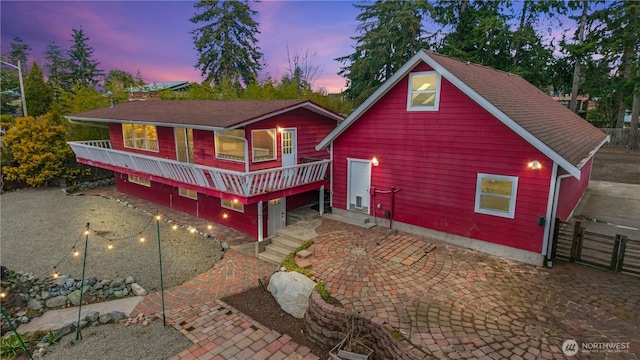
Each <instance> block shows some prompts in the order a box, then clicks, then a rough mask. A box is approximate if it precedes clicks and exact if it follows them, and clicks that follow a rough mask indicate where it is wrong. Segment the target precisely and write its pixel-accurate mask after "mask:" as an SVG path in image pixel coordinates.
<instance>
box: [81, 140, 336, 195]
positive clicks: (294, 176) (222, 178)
mask: <svg viewBox="0 0 640 360" xmlns="http://www.w3.org/2000/svg"><path fill="white" fill-rule="evenodd" d="M69 146H71V149H73V152H74V153H75V154H76V157H77V158H79V159H85V160H90V161H94V162H99V163H103V164H107V165H111V166H116V167H120V168H123V169H130V170H134V171H138V172H141V173H146V174H150V175H154V176H158V177H163V178H166V179H171V180H174V181H178V182H182V183H185V184H191V185H196V186H200V187H204V188H210V189H215V190H218V191H222V192H225V193H229V194H234V195H239V196H244V197H250V196H255V195H260V194H264V193H268V192H273V191H278V190H283V189H286V188H291V187H295V186H299V185H304V184H309V183H313V182H316V181H320V180H322V179H324V178H325V175H326V173H327V168H328V166H329V163H330V162H331V160H321V161H315V162H310V163H305V164H299V165H294V166H287V167H280V168H275V169H267V170H260V171H251V172H248V173H245V172H239V171H233V170H225V169H219V168H214V167H208V166H203V165H197V164H190V163H184V162H180V161H175V160H169V159H162V158H158V157H153V156H147V155H142V154H136V153H130V152H126V151H120V150H114V149H112V148H111V142H110V141H109V140H100V141H76V142H69Z"/></svg>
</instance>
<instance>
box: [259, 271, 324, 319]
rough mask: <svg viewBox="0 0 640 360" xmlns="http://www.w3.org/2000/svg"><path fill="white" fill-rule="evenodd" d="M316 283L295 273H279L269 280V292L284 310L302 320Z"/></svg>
mask: <svg viewBox="0 0 640 360" xmlns="http://www.w3.org/2000/svg"><path fill="white" fill-rule="evenodd" d="M314 286H315V283H314V282H313V280H311V279H309V278H308V277H306V276H304V275H302V274H300V273H298V272H295V271H291V272H282V271H280V272H277V273H275V274H273V275H272V276H271V279H270V280H269V291H271V295H273V297H274V298H275V299H276V301H277V302H278V304H279V305H280V307H281V308H282V310H284V311H285V312H287V313H288V314H290V315H291V316H293V317H295V318H298V319H302V318H303V317H304V314H305V312H306V311H307V308H308V307H309V296H310V295H311V292H312V291H313V287H314Z"/></svg>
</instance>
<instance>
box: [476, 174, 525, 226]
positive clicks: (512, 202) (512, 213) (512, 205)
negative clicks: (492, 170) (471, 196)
mask: <svg viewBox="0 0 640 360" xmlns="http://www.w3.org/2000/svg"><path fill="white" fill-rule="evenodd" d="M484 179H496V180H502V181H511V183H512V184H513V185H512V186H511V194H510V195H497V194H491V193H484V192H482V180H484ZM483 194H487V195H489V196H493V197H501V198H508V199H509V211H507V212H504V211H500V210H494V209H487V208H483V207H481V206H480V204H481V197H482V195H483ZM517 195H518V177H517V176H505V175H494V174H484V173H478V177H477V180H476V202H475V207H474V211H475V212H477V213H480V214H485V215H494V216H500V217H505V218H509V219H513V218H515V217H516V197H517Z"/></svg>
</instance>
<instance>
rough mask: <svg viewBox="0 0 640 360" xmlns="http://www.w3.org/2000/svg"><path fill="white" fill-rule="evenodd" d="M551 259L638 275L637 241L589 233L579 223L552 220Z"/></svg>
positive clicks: (639, 259)
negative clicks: (553, 225) (554, 223)
mask: <svg viewBox="0 0 640 360" xmlns="http://www.w3.org/2000/svg"><path fill="white" fill-rule="evenodd" d="M552 257H553V258H555V257H557V258H560V259H564V260H569V261H571V262H578V263H583V264H588V265H592V266H597V267H602V268H605V269H609V270H611V271H616V272H623V273H627V274H632V275H640V240H638V239H629V238H628V237H627V236H626V235H615V236H609V235H603V234H598V233H595V232H591V231H588V230H586V229H585V228H583V227H582V222H580V221H576V222H575V223H570V222H564V221H561V220H560V219H556V225H555V229H554V248H553V255H552Z"/></svg>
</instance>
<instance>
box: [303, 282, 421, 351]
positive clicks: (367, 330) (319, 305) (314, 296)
mask: <svg viewBox="0 0 640 360" xmlns="http://www.w3.org/2000/svg"><path fill="white" fill-rule="evenodd" d="M352 315H353V311H352V310H350V309H345V308H341V307H338V306H334V305H331V304H329V303H327V302H326V301H324V300H323V299H322V297H321V296H320V294H319V293H318V292H317V291H316V290H314V291H313V292H312V293H311V296H310V297H309V309H308V310H307V312H306V313H305V315H304V324H305V331H306V332H307V336H309V337H310V338H311V339H313V340H314V341H317V342H319V343H321V344H324V345H326V346H328V347H330V348H333V347H334V346H335V345H336V344H337V343H339V342H340V341H342V339H343V338H344V337H345V332H346V329H347V328H348V324H347V322H348V321H349V319H350V318H351V316H352ZM356 322H357V325H358V326H359V327H360V328H361V329H362V333H363V334H369V335H368V339H367V340H366V344H367V345H368V346H370V347H371V348H373V349H374V351H375V358H377V359H403V360H405V359H406V360H409V359H432V358H433V356H431V355H430V354H428V353H427V352H425V351H424V350H423V349H421V348H419V347H416V346H414V345H413V344H412V343H411V342H410V341H409V340H408V339H407V338H405V337H404V336H403V335H402V334H400V332H398V331H397V330H396V329H394V328H393V327H391V326H390V325H388V324H386V322H385V321H384V320H383V319H381V318H378V317H372V316H370V315H368V314H360V315H358V318H357V320H356Z"/></svg>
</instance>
